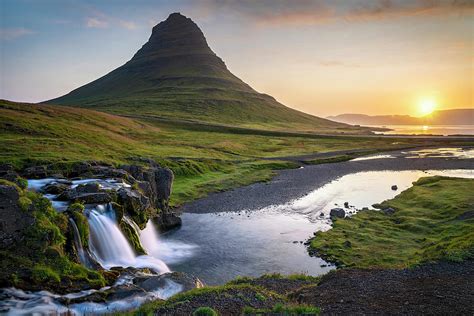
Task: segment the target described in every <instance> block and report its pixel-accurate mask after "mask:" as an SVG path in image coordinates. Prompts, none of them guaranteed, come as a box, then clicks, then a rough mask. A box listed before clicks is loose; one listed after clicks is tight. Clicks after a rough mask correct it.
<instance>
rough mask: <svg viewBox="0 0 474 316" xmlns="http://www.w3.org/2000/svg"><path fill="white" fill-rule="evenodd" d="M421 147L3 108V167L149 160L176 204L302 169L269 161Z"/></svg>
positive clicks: (57, 109) (54, 109)
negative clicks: (170, 179)
mask: <svg viewBox="0 0 474 316" xmlns="http://www.w3.org/2000/svg"><path fill="white" fill-rule="evenodd" d="M447 142H448V141H445V143H446V144H447ZM419 144H427V143H426V142H424V141H420V140H409V139H383V138H378V137H375V138H364V137H349V136H340V137H329V136H318V135H314V134H305V133H288V132H275V131H265V130H255V129H245V128H235V127H226V126H218V125H208V124H202V123H199V124H197V123H193V122H182V121H167V120H159V119H153V118H150V117H147V118H146V119H138V118H127V117H120V116H115V115H111V114H106V113H101V112H96V111H92V110H87V109H80V108H70V107H66V106H51V105H33V104H22V103H15V102H9V101H0V163H11V164H13V165H14V166H16V167H17V168H23V167H25V166H29V165H38V164H54V165H57V166H58V169H67V168H68V167H69V166H70V165H71V164H72V163H74V162H78V161H90V160H96V161H103V162H108V163H112V164H115V165H120V164H130V163H139V161H138V160H137V158H140V157H146V158H151V159H154V160H156V161H157V162H159V163H160V164H161V165H163V166H168V167H170V168H171V169H172V170H173V172H174V173H175V175H176V181H175V184H174V188H173V193H172V196H171V204H172V205H179V204H182V203H183V202H187V201H191V200H193V199H196V198H198V197H202V196H204V195H206V194H208V193H209V192H216V191H219V190H227V189H229V188H233V187H236V186H240V185H246V184H250V183H253V182H257V181H267V180H269V179H270V178H271V177H272V175H273V174H274V170H277V169H282V168H293V167H296V165H295V164H294V163H292V162H287V161H284V158H282V159H281V160H280V161H268V160H265V159H267V158H276V157H286V156H295V155H304V154H313V153H327V152H333V151H340V150H354V149H358V150H360V149H367V150H372V149H374V148H376V149H379V150H383V149H393V148H401V147H407V146H415V145H419ZM457 144H460V143H457Z"/></svg>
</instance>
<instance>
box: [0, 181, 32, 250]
mask: <svg viewBox="0 0 474 316" xmlns="http://www.w3.org/2000/svg"><path fill="white" fill-rule="evenodd" d="M34 222H35V218H34V217H33V215H32V214H31V213H29V212H28V211H26V210H23V209H22V206H21V204H20V193H19V192H18V190H17V188H16V187H15V186H13V185H0V248H2V249H5V248H7V247H10V246H12V245H14V244H15V243H17V242H19V241H21V240H22V239H23V236H24V232H25V230H26V229H27V228H29V227H30V226H31V225H33V223H34Z"/></svg>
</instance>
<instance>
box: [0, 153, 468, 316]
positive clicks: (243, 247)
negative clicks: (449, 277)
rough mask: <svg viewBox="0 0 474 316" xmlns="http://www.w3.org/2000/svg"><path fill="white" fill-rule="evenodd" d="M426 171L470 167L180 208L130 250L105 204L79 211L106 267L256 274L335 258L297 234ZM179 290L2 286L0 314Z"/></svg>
mask: <svg viewBox="0 0 474 316" xmlns="http://www.w3.org/2000/svg"><path fill="white" fill-rule="evenodd" d="M430 154H433V153H432V152H428V153H427V152H413V154H412V156H413V158H415V157H416V158H420V159H423V158H424V157H426V155H430ZM435 154H439V152H436V153H435ZM442 154H445V152H443V153H442ZM375 156H376V157H375V158H370V157H363V159H390V158H397V159H401V158H398V157H392V156H390V155H375ZM466 156H467V157H468V158H471V157H472V150H471V151H470V152H468V153H465V152H464V151H461V152H459V151H457V150H456V156H455V158H456V159H457V158H465V157H466ZM450 157H451V156H450ZM358 159H360V158H358ZM403 159H405V158H403ZM336 166H337V165H334V167H336ZM309 168H310V167H309ZM433 175H443V176H452V177H464V178H474V170H473V169H451V170H426V171H419V170H405V171H367V172H355V173H350V174H347V175H344V176H342V177H340V178H337V179H335V180H333V181H330V182H328V183H326V184H325V185H323V186H321V187H319V188H316V189H314V190H313V191H311V192H309V193H307V194H306V195H304V196H302V197H300V198H298V199H294V200H292V201H290V202H288V203H284V204H278V205H268V206H266V207H263V208H259V209H243V210H241V211H239V212H220V213H212V212H208V213H203V214H196V213H184V214H182V220H183V225H182V227H181V228H179V229H175V230H173V231H170V232H168V233H166V234H163V235H161V236H159V235H158V233H157V230H156V229H155V227H154V226H153V224H152V222H151V221H150V222H148V224H147V226H146V228H145V229H144V230H140V229H138V227H136V229H137V232H138V233H139V237H140V242H141V244H142V246H143V247H144V249H145V250H146V251H147V255H136V254H135V253H134V251H133V250H132V247H131V246H130V245H129V243H128V241H127V239H126V238H125V236H124V235H123V234H122V232H121V231H120V229H119V227H118V225H117V222H116V220H115V212H114V211H113V209H112V206H111V205H110V204H101V205H88V206H87V207H86V210H85V214H86V216H87V219H88V221H89V226H90V232H91V233H90V239H89V245H90V253H91V254H90V255H91V256H93V258H94V259H95V260H96V261H97V262H99V263H100V264H101V265H102V266H103V267H104V268H107V269H108V268H111V267H115V266H120V267H135V268H149V269H150V270H151V271H152V273H154V274H155V275H159V274H162V273H166V272H169V271H181V272H186V273H189V274H192V275H195V276H197V277H198V278H199V279H200V280H202V281H204V283H205V284H208V285H218V284H223V283H226V282H227V281H230V280H231V279H234V278H235V277H237V276H260V275H262V274H265V273H272V272H278V273H282V274H291V273H305V274H309V275H321V274H324V273H327V272H328V271H330V270H332V269H335V266H334V265H333V264H331V263H328V262H325V261H324V260H323V259H321V258H318V257H310V256H309V255H308V252H307V250H306V246H305V245H304V242H305V241H306V240H307V239H308V238H311V237H312V236H313V233H314V232H315V231H325V230H328V229H330V228H331V220H330V218H329V212H330V210H331V209H332V208H334V207H340V208H344V209H345V211H346V214H347V215H348V216H352V215H354V214H356V212H357V210H358V209H362V208H364V207H368V208H371V205H372V204H374V203H379V202H382V201H384V200H386V199H391V198H393V197H394V196H396V195H397V194H399V193H400V192H401V191H403V190H405V189H407V188H409V187H410V186H411V185H412V183H413V182H414V181H416V180H417V179H419V178H421V177H425V176H433ZM51 181H55V179H41V180H30V181H29V188H30V189H32V190H39V189H40V188H41V187H43V186H44V185H46V184H48V183H50V182H51ZM87 182H98V183H99V184H100V185H101V186H104V187H108V188H120V187H122V186H127V185H128V184H126V183H123V182H118V181H116V180H114V179H106V180H103V179H84V180H78V181H75V182H74V181H73V184H74V185H79V184H81V183H87ZM393 185H396V186H397V187H398V188H397V190H393V189H392V186H393ZM46 197H48V198H49V199H50V200H51V201H52V203H53V206H54V207H55V208H56V210H57V211H58V212H62V211H64V210H65V209H66V208H67V203H65V202H59V201H55V200H54V199H55V196H54V195H46ZM346 202H347V203H346ZM345 204H346V207H345ZM76 247H77V248H78V249H82V245H78V244H76ZM79 253H80V257H81V261H82V260H84V261H83V263H84V264H85V265H87V259H86V257H87V256H85V255H84V254H82V255H81V251H79ZM127 282H131V280H130V278H127V277H125V276H123V277H121V278H119V280H118V281H117V284H116V285H120V284H126V283H127ZM108 288H110V287H106V288H104V289H101V290H99V291H104V290H107V289H108ZM181 290H182V287H181V286H180V284H177V283H175V282H173V281H170V280H167V282H166V286H164V287H160V288H156V289H153V290H152V291H149V292H148V293H146V294H145V295H140V296H133V297H128V298H125V299H122V300H117V301H113V302H107V303H80V304H75V305H72V306H68V307H66V306H64V305H62V304H61V303H59V302H60V300H59V299H60V298H61V297H81V296H85V295H87V294H90V293H91V292H93V291H96V290H90V291H83V292H80V293H70V294H67V295H63V296H60V295H56V294H52V293H49V292H46V291H41V292H24V291H22V290H18V289H14V288H8V289H2V290H0V298H1V301H0V314H11V315H18V314H32V313H40V314H47V313H55V312H56V313H66V312H72V313H73V314H84V313H89V312H94V313H104V312H111V311H121V310H127V309H130V308H135V307H137V306H139V305H140V304H142V303H143V302H145V301H147V300H150V299H153V298H162V299H166V298H168V297H170V296H172V295H174V294H176V293H178V292H180V291H181Z"/></svg>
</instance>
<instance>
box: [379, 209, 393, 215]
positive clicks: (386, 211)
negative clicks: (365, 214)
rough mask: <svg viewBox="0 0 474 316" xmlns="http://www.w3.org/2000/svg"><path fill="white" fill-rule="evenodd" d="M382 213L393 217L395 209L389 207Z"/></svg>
mask: <svg viewBox="0 0 474 316" xmlns="http://www.w3.org/2000/svg"><path fill="white" fill-rule="evenodd" d="M382 212H384V213H385V214H387V215H392V214H393V213H395V209H394V208H391V207H388V208H386V209H383V210H382Z"/></svg>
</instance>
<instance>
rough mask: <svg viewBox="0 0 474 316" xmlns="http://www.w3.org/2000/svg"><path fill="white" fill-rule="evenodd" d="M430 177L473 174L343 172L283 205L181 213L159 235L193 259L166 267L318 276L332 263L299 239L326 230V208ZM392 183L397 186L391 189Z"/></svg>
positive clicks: (209, 273) (373, 198)
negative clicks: (176, 224)
mask: <svg viewBox="0 0 474 316" xmlns="http://www.w3.org/2000/svg"><path fill="white" fill-rule="evenodd" d="M432 175H444V176H455V177H470V178H474V170H432V171H417V170H411V171H372V172H359V173H353V174H348V175H346V176H343V177H341V178H339V179H336V180H334V181H332V182H330V183H328V184H326V185H324V186H322V187H320V188H318V189H316V190H314V191H312V192H310V193H309V194H307V195H306V196H304V197H302V198H300V199H296V200H294V201H291V202H289V203H286V204H283V205H271V206H268V207H265V208H263V209H258V210H242V211H241V212H237V213H207V214H192V213H186V214H183V216H182V218H183V226H182V227H181V228H180V229H179V230H176V231H173V232H171V233H168V234H166V235H165V236H163V237H162V238H161V239H162V240H163V241H167V242H176V241H180V242H184V243H186V242H192V243H194V244H196V245H197V246H198V247H199V248H198V249H197V251H196V253H195V255H194V256H193V257H190V258H189V259H188V260H185V261H182V262H180V263H176V264H173V263H169V266H170V268H171V269H172V270H178V271H184V272H188V273H192V274H195V275H197V276H199V278H200V279H202V280H203V281H204V282H205V283H207V284H222V283H225V282H227V281H229V280H231V279H233V278H235V277H237V276H239V275H240V276H259V275H262V274H264V273H272V272H279V273H282V274H290V273H307V274H311V275H321V274H323V273H325V272H327V271H328V270H330V269H333V268H334V266H333V265H331V264H328V263H326V262H324V260H322V259H320V258H312V257H310V256H309V255H308V253H307V250H306V247H305V246H304V244H303V242H304V241H306V240H307V239H308V238H310V237H312V236H313V233H314V232H315V231H320V230H327V229H330V227H331V221H330V219H329V212H330V210H331V208H334V207H343V205H344V203H345V202H349V204H350V206H351V207H349V208H348V209H346V212H347V213H349V215H351V214H354V213H355V212H356V210H357V209H362V208H363V207H369V208H371V205H372V204H374V203H379V202H382V201H384V200H386V199H390V198H393V197H394V196H395V195H397V194H398V193H400V192H401V191H403V190H405V189H407V188H409V187H410V186H411V185H412V182H414V181H416V180H417V179H419V178H420V177H425V176H432ZM392 185H397V186H398V190H396V191H395V190H392V189H391V186H392Z"/></svg>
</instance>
